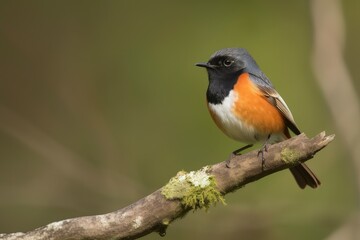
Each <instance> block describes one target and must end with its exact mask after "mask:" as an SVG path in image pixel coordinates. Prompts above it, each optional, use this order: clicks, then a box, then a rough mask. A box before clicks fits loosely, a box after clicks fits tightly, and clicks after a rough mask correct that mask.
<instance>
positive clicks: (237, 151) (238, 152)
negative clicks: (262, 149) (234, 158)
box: [232, 144, 254, 155]
mask: <svg viewBox="0 0 360 240" xmlns="http://www.w3.org/2000/svg"><path fill="white" fill-rule="evenodd" d="M252 146H254V144H248V145H246V146H243V147H241V148H239V149H236V150H235V151H233V152H232V154H233V155H241V152H242V151H244V150H245V149H248V148H251V147H252Z"/></svg>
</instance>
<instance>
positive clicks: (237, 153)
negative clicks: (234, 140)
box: [226, 144, 254, 168]
mask: <svg viewBox="0 0 360 240" xmlns="http://www.w3.org/2000/svg"><path fill="white" fill-rule="evenodd" d="M252 146H254V144H248V145H246V146H243V147H241V148H239V149H236V150H235V151H233V152H232V153H231V154H230V156H229V158H228V160H226V167H227V168H230V161H231V159H232V158H233V157H235V156H236V155H241V152H242V151H244V150H245V149H248V148H251V147H252Z"/></svg>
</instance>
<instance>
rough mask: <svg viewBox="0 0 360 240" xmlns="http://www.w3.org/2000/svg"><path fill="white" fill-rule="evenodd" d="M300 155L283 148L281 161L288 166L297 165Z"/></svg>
mask: <svg viewBox="0 0 360 240" xmlns="http://www.w3.org/2000/svg"><path fill="white" fill-rule="evenodd" d="M299 156H300V154H299V153H298V152H297V151H294V150H291V149H289V148H284V149H283V150H282V151H281V160H282V161H284V162H285V163H288V164H297V163H298V160H299Z"/></svg>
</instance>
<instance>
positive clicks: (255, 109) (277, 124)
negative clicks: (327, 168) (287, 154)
mask: <svg viewBox="0 0 360 240" xmlns="http://www.w3.org/2000/svg"><path fill="white" fill-rule="evenodd" d="M196 66H199V67H205V68H206V70H207V72H208V76H209V85H208V89H207V92H206V97H207V103H208V109H209V112H210V115H211V117H212V118H213V120H214V121H215V123H216V125H217V126H218V127H219V128H220V129H221V130H222V131H223V132H224V133H225V134H226V135H227V136H229V137H230V138H232V139H234V140H237V141H240V142H244V143H247V144H248V145H247V146H245V147H243V148H241V150H242V149H245V148H247V147H251V146H252V145H253V144H254V143H256V142H262V143H264V147H263V148H266V144H271V143H276V142H280V141H283V140H285V139H288V138H290V137H291V136H290V133H289V129H290V130H291V131H292V132H294V133H295V134H300V130H299V128H298V127H297V125H296V123H295V121H294V118H293V116H292V114H291V112H290V109H289V108H288V106H287V105H286V103H285V101H284V100H283V99H282V98H281V96H280V95H279V93H278V92H277V91H276V90H275V89H274V87H273V85H272V84H271V82H270V80H269V79H268V78H267V77H266V75H265V74H264V73H263V72H262V71H261V70H260V68H259V66H258V65H257V63H256V62H255V60H254V59H253V58H252V57H251V56H250V54H249V53H248V52H247V51H246V50H245V49H243V48H225V49H221V50H219V51H217V52H216V53H214V54H213V55H212V56H211V58H210V60H209V61H208V62H206V63H197V64H196ZM265 150H266V149H265ZM260 151H261V153H262V157H264V152H263V151H264V149H261V150H260ZM290 171H291V173H292V174H293V175H294V177H295V179H296V182H297V184H298V185H299V187H300V188H305V187H306V185H309V186H310V187H312V188H316V187H318V186H319V185H320V181H319V179H318V178H317V177H316V176H315V174H314V173H313V172H312V171H311V170H310V169H309V168H308V167H307V166H306V164H305V163H299V164H298V165H296V166H294V167H291V168H290Z"/></svg>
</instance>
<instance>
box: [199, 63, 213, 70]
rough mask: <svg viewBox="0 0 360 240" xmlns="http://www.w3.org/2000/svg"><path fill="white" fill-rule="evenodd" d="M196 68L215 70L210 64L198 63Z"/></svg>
mask: <svg viewBox="0 0 360 240" xmlns="http://www.w3.org/2000/svg"><path fill="white" fill-rule="evenodd" d="M195 66H197V67H204V68H211V69H214V66H213V65H211V64H210V63H197V64H195Z"/></svg>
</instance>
